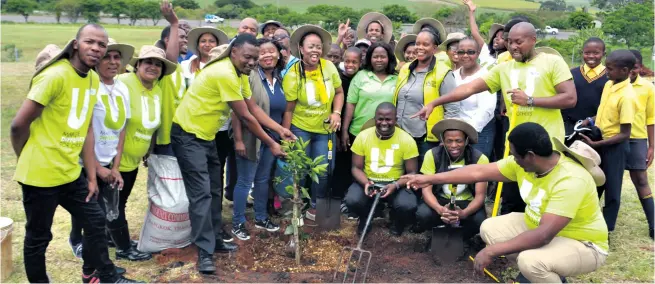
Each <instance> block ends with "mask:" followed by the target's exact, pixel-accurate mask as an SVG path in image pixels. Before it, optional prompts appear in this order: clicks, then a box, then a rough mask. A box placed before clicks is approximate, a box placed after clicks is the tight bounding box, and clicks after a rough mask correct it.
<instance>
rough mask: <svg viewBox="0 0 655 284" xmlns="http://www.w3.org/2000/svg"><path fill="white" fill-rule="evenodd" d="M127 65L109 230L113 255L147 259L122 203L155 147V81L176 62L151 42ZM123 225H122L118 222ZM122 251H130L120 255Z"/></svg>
mask: <svg viewBox="0 0 655 284" xmlns="http://www.w3.org/2000/svg"><path fill="white" fill-rule="evenodd" d="M130 65H132V66H133V67H134V73H125V74H121V75H119V76H118V80H120V81H121V82H122V83H124V84H125V85H126V86H127V88H128V90H129V92H130V114H131V116H130V119H128V121H127V125H126V126H125V143H124V146H123V153H122V155H121V163H120V167H119V171H120V174H121V176H122V177H123V189H122V190H121V192H120V200H119V216H118V219H116V220H115V221H113V222H112V223H115V225H113V226H112V228H110V233H111V235H112V238H113V240H114V243H115V244H116V258H117V259H121V258H127V259H129V260H144V259H149V258H150V256H149V255H148V258H143V257H137V256H138V254H143V253H141V252H139V251H137V250H136V249H133V248H131V247H132V246H133V244H132V242H131V240H130V234H129V233H130V232H129V229H128V226H127V220H126V219H125V206H126V204H127V199H128V198H129V197H130V193H131V192H132V188H133V187H134V182H135V181H136V176H137V173H138V171H139V164H140V162H141V161H142V160H145V159H146V158H147V156H148V154H149V153H150V151H151V149H152V148H153V147H154V142H155V138H154V137H155V135H156V131H157V129H159V126H160V125H161V110H162V106H161V100H162V98H163V95H162V90H161V88H160V87H159V84H158V81H159V80H160V79H161V78H162V77H164V76H165V75H169V74H171V73H173V72H175V68H176V64H175V63H173V62H170V61H168V60H167V59H166V52H165V51H164V50H162V49H160V48H157V47H155V46H151V45H144V46H142V47H141V50H140V51H139V56H138V57H136V58H132V60H131V61H130ZM120 225H122V226H120ZM119 251H121V252H129V254H124V255H121V254H119Z"/></svg>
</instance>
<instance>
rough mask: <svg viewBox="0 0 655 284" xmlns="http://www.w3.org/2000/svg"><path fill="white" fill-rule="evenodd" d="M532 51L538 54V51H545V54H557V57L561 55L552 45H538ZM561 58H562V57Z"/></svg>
mask: <svg viewBox="0 0 655 284" xmlns="http://www.w3.org/2000/svg"><path fill="white" fill-rule="evenodd" d="M534 51H535V52H536V53H537V54H539V53H547V54H553V55H557V56H559V57H562V54H561V53H559V51H557V50H555V49H554V48H552V47H548V46H540V47H537V48H535V49H534ZM562 58H564V57H562Z"/></svg>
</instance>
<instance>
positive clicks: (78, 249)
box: [68, 239, 82, 259]
mask: <svg viewBox="0 0 655 284" xmlns="http://www.w3.org/2000/svg"><path fill="white" fill-rule="evenodd" d="M68 244H70V246H71V249H72V250H73V256H74V257H77V258H79V259H82V243H79V244H73V243H72V242H71V240H70V239H68Z"/></svg>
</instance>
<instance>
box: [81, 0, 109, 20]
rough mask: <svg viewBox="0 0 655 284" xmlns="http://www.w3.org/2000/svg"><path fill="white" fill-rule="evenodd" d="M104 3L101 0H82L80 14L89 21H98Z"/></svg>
mask: <svg viewBox="0 0 655 284" xmlns="http://www.w3.org/2000/svg"><path fill="white" fill-rule="evenodd" d="M104 5H105V3H104V2H102V0H84V1H83V2H82V16H83V17H84V18H85V19H86V21H87V22H89V23H97V22H100V12H101V11H102V9H103V7H104Z"/></svg>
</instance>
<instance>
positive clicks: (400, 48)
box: [393, 34, 416, 62]
mask: <svg viewBox="0 0 655 284" xmlns="http://www.w3.org/2000/svg"><path fill="white" fill-rule="evenodd" d="M411 43H416V35H414V34H409V35H405V36H404V37H402V38H401V39H400V40H399V41H398V43H396V48H395V49H394V51H393V53H394V55H396V58H398V60H400V61H403V62H404V61H406V59H405V49H406V48H407V45H409V44H411Z"/></svg>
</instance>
